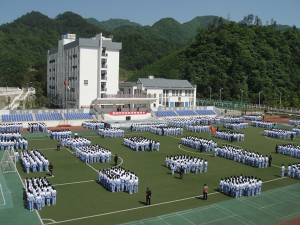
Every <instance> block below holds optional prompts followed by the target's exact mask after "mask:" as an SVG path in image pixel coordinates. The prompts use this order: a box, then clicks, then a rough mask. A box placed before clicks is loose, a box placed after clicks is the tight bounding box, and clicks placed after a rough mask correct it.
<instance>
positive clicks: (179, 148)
mask: <svg viewBox="0 0 300 225" xmlns="http://www.w3.org/2000/svg"><path fill="white" fill-rule="evenodd" d="M180 146H181V144H179V145H178V148H179V149H181V150H182V151H185V152H189V153H193V154H200V155H213V154H205V153H201V152H191V151H188V150H185V149H183V148H181V147H180ZM183 146H185V145H183ZM196 150H197V149H196Z"/></svg>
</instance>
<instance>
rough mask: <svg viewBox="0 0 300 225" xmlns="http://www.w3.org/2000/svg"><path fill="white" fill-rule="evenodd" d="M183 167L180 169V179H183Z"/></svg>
mask: <svg viewBox="0 0 300 225" xmlns="http://www.w3.org/2000/svg"><path fill="white" fill-rule="evenodd" d="M183 170H184V169H183V167H182V166H181V167H180V170H179V173H180V179H182V178H183Z"/></svg>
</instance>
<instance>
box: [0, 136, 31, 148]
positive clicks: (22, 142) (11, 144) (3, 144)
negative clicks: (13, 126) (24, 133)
mask: <svg viewBox="0 0 300 225" xmlns="http://www.w3.org/2000/svg"><path fill="white" fill-rule="evenodd" d="M12 139H13V140H2V141H0V149H1V150H7V149H25V150H27V148H28V141H27V140H26V139H25V138H19V139H18V140H17V139H14V138H12Z"/></svg>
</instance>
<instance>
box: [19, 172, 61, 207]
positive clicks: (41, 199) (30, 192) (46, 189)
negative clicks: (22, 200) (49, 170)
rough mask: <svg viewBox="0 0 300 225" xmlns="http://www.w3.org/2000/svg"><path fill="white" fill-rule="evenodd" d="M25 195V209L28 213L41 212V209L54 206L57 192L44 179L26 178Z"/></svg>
mask: <svg viewBox="0 0 300 225" xmlns="http://www.w3.org/2000/svg"><path fill="white" fill-rule="evenodd" d="M24 185H25V191H26V195H27V207H28V209H29V210H30V211H33V210H34V209H37V210H41V209H42V207H44V206H45V205H46V206H50V205H51V204H52V205H56V195H57V191H56V190H55V188H54V187H53V186H51V184H50V183H49V181H48V180H47V178H46V177H44V178H41V177H39V178H36V177H35V178H30V179H28V178H26V179H25V181H24Z"/></svg>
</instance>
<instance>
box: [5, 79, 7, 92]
mask: <svg viewBox="0 0 300 225" xmlns="http://www.w3.org/2000/svg"><path fill="white" fill-rule="evenodd" d="M4 82H5V84H6V90H7V82H6V81H4Z"/></svg>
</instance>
